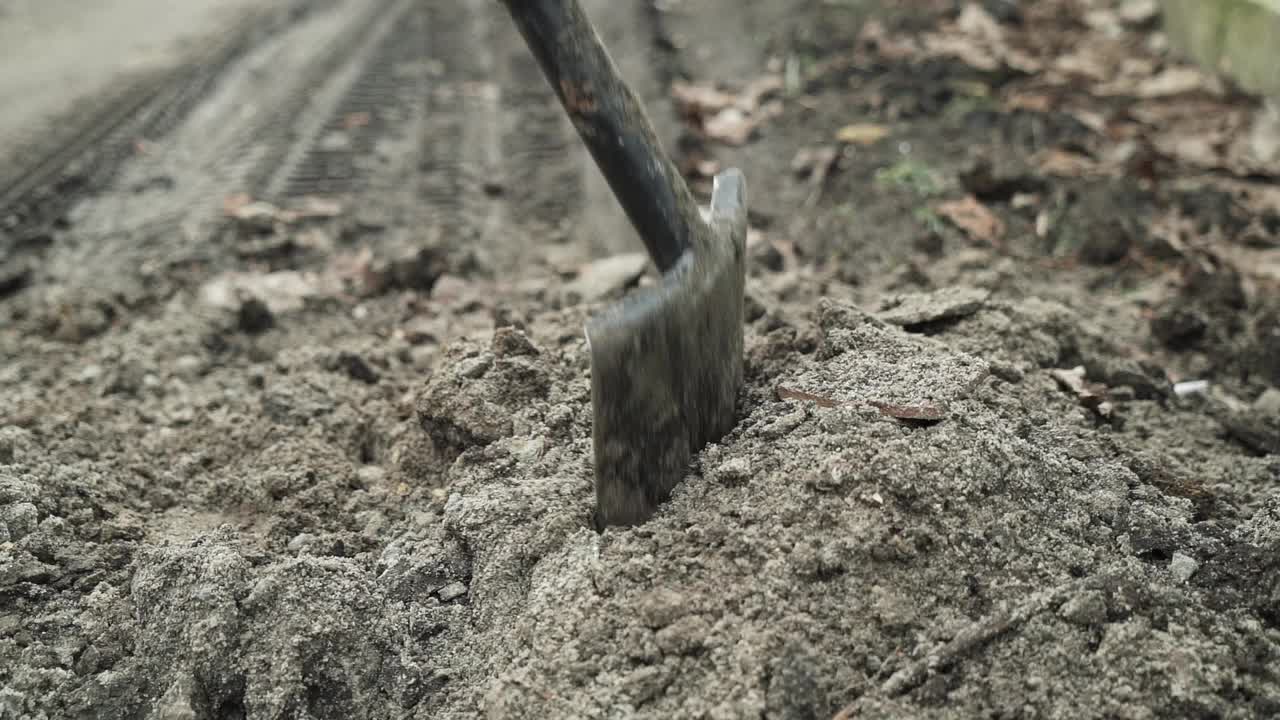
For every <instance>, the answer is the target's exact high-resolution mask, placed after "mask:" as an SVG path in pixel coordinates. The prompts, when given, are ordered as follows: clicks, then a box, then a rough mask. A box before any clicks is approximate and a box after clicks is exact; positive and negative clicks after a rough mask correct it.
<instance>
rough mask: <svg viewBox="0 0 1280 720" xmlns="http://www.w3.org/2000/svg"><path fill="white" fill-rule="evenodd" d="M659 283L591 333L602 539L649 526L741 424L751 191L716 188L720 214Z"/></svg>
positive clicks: (726, 180)
mask: <svg viewBox="0 0 1280 720" xmlns="http://www.w3.org/2000/svg"><path fill="white" fill-rule="evenodd" d="M691 230H692V231H691V235H692V243H691V245H692V246H691V249H690V250H689V251H687V252H685V253H684V255H682V256H681V257H680V259H679V260H678V261H677V263H676V264H675V266H673V267H672V268H671V269H669V270H668V271H667V272H666V273H664V274H663V276H662V279H661V281H660V282H659V283H657V284H656V285H654V286H652V287H649V288H644V289H642V290H641V291H638V292H636V293H633V294H632V295H630V296H628V297H627V298H625V299H624V300H623V301H622V302H620V303H618V304H617V305H615V306H614V307H611V308H608V309H606V310H605V311H604V312H603V313H601V314H600V315H599V316H597V317H595V318H593V319H592V320H591V321H590V322H589V323H588V325H587V340H588V344H589V345H590V351H591V404H592V408H593V413H594V417H593V425H592V440H593V442H594V452H595V481H596V516H595V524H596V527H597V528H598V529H603V528H605V527H607V526H629V525H636V524H639V523H642V522H644V521H645V520H647V519H649V517H651V516H652V515H653V513H654V511H655V510H656V509H657V507H658V506H659V505H660V504H661V503H662V502H663V501H665V500H666V499H667V498H668V497H669V496H670V494H671V491H672V489H674V487H675V486H676V484H677V483H679V481H680V480H681V479H682V478H683V477H684V475H685V473H686V472H687V471H688V469H689V463H690V461H691V460H692V457H693V454H694V453H696V452H698V451H699V450H701V449H702V447H703V446H705V445H706V444H707V443H709V442H716V441H718V440H719V439H720V438H721V437H723V436H724V434H725V433H727V432H728V431H729V430H730V429H731V428H732V427H733V425H734V423H735V420H736V418H735V413H736V408H737V398H738V390H739V388H740V387H741V385H742V353H743V347H742V327H743V287H744V284H745V281H746V260H745V258H746V233H747V206H746V181H745V180H744V179H743V177H742V174H741V173H740V172H739V171H737V170H736V169H735V170H726V171H725V172H723V173H721V174H720V175H718V176H717V177H716V178H715V187H714V190H713V192H712V198H711V208H710V215H709V217H708V218H707V219H706V221H705V222H701V223H699V224H698V226H697V227H695V228H693V229H691Z"/></svg>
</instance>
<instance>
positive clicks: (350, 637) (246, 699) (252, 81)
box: [0, 0, 1280, 719]
mask: <svg viewBox="0 0 1280 720" xmlns="http://www.w3.org/2000/svg"><path fill="white" fill-rule="evenodd" d="M134 4H135V5H136V3H134ZM1123 5H1125V6H1126V7H1120V6H1113V5H1112V4H1111V3H1108V2H1095V3H1075V2H1070V1H1068V0H1052V1H1049V2H1043V3H1035V4H1034V5H1031V4H1025V5H1020V4H1015V3H1008V2H984V3H978V4H965V3H953V2H941V1H925V0H921V1H920V2H916V3H910V4H907V3H885V4H879V5H877V4H873V3H871V2H865V3H864V2H858V1H854V2H830V3H811V2H801V1H800V0H768V1H767V2H764V1H762V2H757V3H741V2H739V1H738V0H697V1H695V0H685V1H684V2H661V3H649V2H625V3H619V2H616V1H609V0H591V1H587V2H584V6H585V7H586V9H587V11H588V14H589V15H590V16H591V17H592V18H593V19H594V20H595V22H596V23H597V24H598V26H599V29H600V30H601V33H602V35H603V36H604V38H605V41H606V44H607V45H608V46H609V48H610V50H611V52H612V54H613V55H614V57H615V59H616V60H617V61H618V64H619V66H620V68H621V70H622V72H623V73H624V75H625V76H626V77H627V79H628V80H629V81H630V82H631V83H633V85H634V87H635V88H636V90H637V91H638V93H639V94H640V95H641V96H642V98H643V99H644V101H645V104H646V107H647V108H648V110H649V113H650V115H651V116H652V117H653V119H654V121H655V124H656V125H657V126H658V128H659V130H660V134H661V135H662V136H663V139H664V141H665V142H666V143H667V146H668V147H669V148H670V149H671V151H672V153H673V155H674V156H675V157H676V158H677V160H678V161H679V162H680V163H681V165H682V167H684V168H686V169H687V170H688V173H689V179H690V181H691V184H692V186H693V187H694V188H695V190H696V191H697V192H698V193H699V196H700V197H701V198H702V199H703V200H704V201H705V199H706V197H707V191H708V189H709V187H708V186H709V183H708V172H711V171H714V167H715V166H717V165H718V166H719V167H729V166H737V167H740V168H742V169H743V171H744V172H745V175H746V178H747V183H748V186H749V202H750V206H751V220H752V232H751V235H750V238H749V255H750V259H749V267H748V279H747V298H746V318H747V325H746V327H745V333H746V359H745V362H746V365H745V376H746V383H745V387H744V388H743V389H742V392H741V394H740V397H739V402H738V408H739V409H738V422H737V425H736V427H735V428H734V429H733V430H732V431H731V432H730V433H729V434H728V435H727V436H725V437H724V438H723V439H722V440H721V441H720V442H718V443H715V444H713V445H711V446H708V447H707V448H705V449H704V450H703V451H702V452H701V453H699V454H698V456H697V457H696V458H695V461H694V463H693V465H692V467H691V468H690V472H689V474H688V476H687V477H686V478H685V479H684V480H683V482H681V483H680V485H679V486H678V487H677V489H676V491H675V493H674V495H673V497H672V498H671V499H670V501H669V502H667V503H666V504H664V505H663V507H662V508H661V509H660V511H659V512H658V514H657V515H656V516H655V517H654V518H653V519H651V520H650V521H649V522H647V523H645V524H643V525H641V526H638V527H635V528H629V529H617V528H611V529H608V530H605V531H604V532H597V531H596V530H595V529H594V528H593V526H592V515H593V509H594V508H593V504H594V491H593V486H592V469H591V467H592V466H591V405H590V403H591V399H590V377H589V373H590V365H589V354H588V352H587V348H586V344H585V338H584V336H583V332H582V329H583V326H584V323H585V321H586V320H587V318H589V317H590V316H591V315H592V314H593V313H594V312H596V311H598V310H599V309H600V308H602V307H604V306H606V305H607V304H609V303H611V302H615V301H617V299H618V298H620V297H622V296H623V295H624V294H625V293H626V292H627V291H628V290H630V289H631V288H633V287H635V286H636V285H637V284H644V283H650V282H653V280H654V278H653V271H652V270H651V269H648V270H646V269H645V267H644V265H643V263H641V262H638V261H637V259H636V258H635V257H634V256H633V255H628V254H630V253H635V252H638V251H640V250H641V249H642V245H641V244H640V242H639V240H638V238H636V237H635V234H634V231H632V230H631V229H630V228H629V226H628V225H627V222H626V219H625V216H623V215H622V213H621V210H620V209H619V208H618V207H617V203H616V201H615V200H614V199H613V197H612V195H611V194H610V192H609V190H608V187H607V186H606V185H605V184H604V182H603V180H602V179H601V178H600V176H599V174H598V172H597V171H596V169H595V168H594V166H593V164H592V163H591V160H590V158H589V156H588V155H587V154H586V153H585V151H584V150H583V149H582V145H581V143H580V142H579V140H578V139H577V137H576V136H575V134H574V130H573V128H572V126H571V125H570V124H569V123H568V121H567V120H566V119H565V116H564V113H563V111H562V110H561V109H560V107H559V105H558V104H557V102H556V100H555V97H554V95H553V94H552V93H551V91H550V89H549V87H548V86H547V84H546V82H545V80H544V79H543V78H542V76H541V74H540V72H539V71H538V69H537V66H536V65H535V64H534V63H532V62H531V60H530V57H529V55H528V50H527V49H526V48H525V46H524V45H523V43H522V42H521V41H520V39H519V37H518V35H517V34H516V33H515V31H514V29H513V27H512V25H511V23H510V19H509V18H508V17H507V16H506V15H505V10H504V9H503V7H502V4H500V3H495V2H491V1H489V0H467V1H466V2H461V3H443V2H432V1H429V0H382V1H380V2H369V3H366V2H356V1H355V0H334V1H332V2H327V3H301V2H300V3H297V4H294V5H292V6H288V7H285V6H283V4H282V6H281V7H279V8H277V11H276V12H274V13H269V14H268V15H269V18H268V19H266V20H264V19H262V18H263V17H265V16H258V15H254V16H245V17H253V18H254V20H253V22H241V23H239V24H235V25H234V26H235V27H236V28H237V29H236V30H235V31H234V32H228V33H224V34H223V35H222V36H221V37H220V39H219V41H218V42H217V43H216V44H214V45H205V44H201V43H192V44H191V48H190V52H191V57H192V58H193V59H192V60H191V62H183V63H176V64H173V65H172V67H171V68H170V69H169V70H166V71H165V72H162V73H160V74H159V75H157V76H155V77H152V78H151V79H150V80H149V81H148V82H147V83H144V84H143V85H142V86H139V87H140V88H141V89H138V90H130V91H129V92H122V91H118V90H119V88H115V90H116V91H118V92H113V86H112V84H111V83H112V82H114V81H111V80H110V79H109V78H108V79H104V80H103V82H105V83H107V85H105V86H104V89H103V93H104V95H103V97H105V98H108V100H104V101H103V103H102V105H101V112H102V113H103V114H102V116H101V118H102V119H101V121H100V122H99V123H97V124H94V125H87V126H86V127H87V129H82V130H79V131H77V132H78V134H77V135H75V137H74V138H72V139H71V140H66V141H61V140H60V141H58V142H57V143H53V142H52V141H47V142H46V143H45V145H39V144H37V145H38V146H39V147H45V146H46V145H47V146H49V147H52V148H53V149H51V150H49V152H48V153H45V154H41V155H40V157H39V158H38V162H36V163H35V164H33V165H32V166H31V167H32V168H35V169H32V170H31V171H30V172H24V173H18V172H14V173H11V174H10V175H9V176H6V177H14V178H19V177H20V178H23V180H22V182H21V183H16V182H15V183H11V184H10V185H7V186H5V188H0V192H3V193H5V194H4V195H2V196H0V197H3V198H4V200H5V204H4V205H3V206H2V207H0V233H3V234H2V235H0V359H2V360H3V363H2V364H0V397H3V404H0V521H2V522H0V598H2V599H3V602H0V717H3V718H10V717H12V718H90V717H92V718H155V719H159V718H246V719H249V718H253V719H256V718H295V717H297V718H455V717H456V718H469V717H489V718H544V717H564V718H578V717H581V718H596V717H610V718H614V717H636V718H648V717H652V718H659V717H662V718H665V717H690V718H741V717H762V718H818V717H822V718H831V717H839V718H855V717H936V718H968V717H1004V718H1012V717H1061V718H1065V717H1072V718H1076V717H1099V718H1102V717H1107V718H1161V717H1220V718H1262V717H1274V716H1276V715H1277V714H1280V364H1277V360H1276V358H1277V357H1280V293H1277V289H1278V286H1280V193H1278V192H1277V182H1280V162H1277V161H1276V160H1277V158H1276V156H1275V154H1274V152H1273V150H1274V147H1275V145H1274V144H1272V145H1268V142H1269V138H1270V137H1271V136H1270V135H1269V134H1268V133H1269V132H1270V130H1268V128H1269V127H1270V126H1268V125H1267V123H1268V122H1270V120H1269V119H1268V118H1269V117H1270V116H1269V115H1268V111H1267V110H1266V109H1265V107H1264V105H1263V103H1262V102H1261V101H1259V100H1258V99H1257V98H1253V97H1249V96H1247V95H1244V94H1242V93H1240V92H1238V91H1237V90H1235V89H1234V88H1232V87H1231V86H1230V84H1229V83H1226V82H1224V81H1223V80H1221V79H1219V78H1212V77H1208V76H1204V75H1203V74H1198V73H1197V72H1196V71H1194V70H1193V69H1191V68H1190V67H1189V66H1187V65H1185V64H1184V63H1182V62H1181V61H1180V60H1178V59H1177V57H1176V55H1174V54H1173V53H1171V51H1169V50H1168V49H1167V48H1166V47H1165V46H1164V44H1163V43H1162V42H1161V37H1162V36H1161V33H1160V32H1159V25H1158V22H1156V21H1154V20H1152V19H1150V18H1148V17H1145V16H1143V15H1142V14H1141V13H1135V12H1134V11H1133V9H1132V8H1130V7H1127V6H1130V5H1140V4H1135V3H1124V4H1123ZM0 22H3V20H2V18H0ZM1098 67H1102V70H1101V71H1099V70H1098V69H1097V68H1098ZM6 72H10V70H6ZM761 78H770V79H772V78H776V82H772V83H771V84H764V85H761V84H759V80H760V79H761ZM1157 80H1158V82H1157ZM753 84H754V85H753ZM712 86H715V87H716V88H717V89H719V90H721V91H722V92H723V93H728V94H729V95H731V96H733V97H735V98H737V99H738V100H739V101H740V103H741V104H740V106H739V107H737V108H731V109H730V111H729V113H728V114H722V115H715V116H714V117H713V116H712V115H709V114H708V111H707V109H706V108H705V107H701V108H699V107H693V106H691V105H690V104H689V103H688V102H687V98H688V97H689V95H688V93H689V92H692V91H690V90H689V88H691V87H692V88H695V89H700V90H699V91H706V90H709V89H710V88H711V87H712ZM131 87H132V86H131ZM752 87H757V88H759V87H767V88H768V89H767V90H760V91H759V92H756V93H755V94H753V91H752V90H751V88H752ZM679 88H684V92H683V93H681V92H675V90H677V89H679ZM112 98H114V99H112ZM119 98H124V99H119ZM681 98H684V99H683V100H682V99H681ZM744 98H745V99H744ZM95 107H96V106H95ZM95 112H97V111H95ZM721 112H723V111H721ZM95 117H96V116H95ZM744 122H749V123H755V125H754V127H753V128H751V127H746V126H744V125H743V123H744ZM726 123H727V124H728V127H727V128H726V125H725V124H726ZM744 128H745V129H747V130H750V132H749V133H747V134H746V136H745V137H743V138H740V139H741V140H742V141H743V142H742V143H741V144H733V143H734V142H736V140H735V139H734V138H733V137H732V136H733V134H734V132H736V131H740V130H743V129H744ZM55 146H56V147H55ZM0 150H3V151H4V152H9V153H12V152H14V148H0ZM4 152H0V154H4ZM37 170H38V172H37ZM1201 381H1203V382H1201Z"/></svg>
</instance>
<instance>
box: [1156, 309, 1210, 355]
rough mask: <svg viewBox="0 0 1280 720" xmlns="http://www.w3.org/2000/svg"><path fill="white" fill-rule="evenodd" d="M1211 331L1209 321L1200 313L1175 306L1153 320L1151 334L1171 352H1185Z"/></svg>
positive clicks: (1163, 311) (1160, 312)
mask: <svg viewBox="0 0 1280 720" xmlns="http://www.w3.org/2000/svg"><path fill="white" fill-rule="evenodd" d="M1208 329H1209V321H1208V320H1207V319H1205V317H1204V315H1203V314H1202V313H1200V312H1199V311H1197V310H1195V309H1192V308H1189V307H1181V306H1178V305H1173V306H1170V307H1167V308H1164V309H1162V310H1160V311H1158V312H1157V313H1156V315H1155V317H1153V318H1151V334H1152V335H1154V336H1155V338H1156V339H1157V340H1159V341H1160V342H1162V343H1164V345H1165V347H1167V348H1169V349H1170V350H1185V349H1186V348H1188V347H1191V346H1192V345H1195V344H1196V343H1197V342H1199V341H1200V339H1201V338H1203V337H1204V335H1205V332H1206V331H1208Z"/></svg>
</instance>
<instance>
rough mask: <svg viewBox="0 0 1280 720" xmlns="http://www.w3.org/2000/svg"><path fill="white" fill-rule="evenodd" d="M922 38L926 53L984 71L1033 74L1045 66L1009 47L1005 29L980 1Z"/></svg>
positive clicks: (967, 6) (966, 7) (970, 4)
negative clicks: (1001, 70)
mask: <svg viewBox="0 0 1280 720" xmlns="http://www.w3.org/2000/svg"><path fill="white" fill-rule="evenodd" d="M923 40H924V49H925V54H926V55H930V56H934V57H954V58H957V59H959V60H960V61H961V62H963V63H964V64H966V65H968V66H970V67H972V68H974V69H977V70H982V71H985V72H993V71H995V70H999V69H1000V68H1001V67H1007V68H1011V69H1013V70H1017V71H1019V72H1024V73H1029V74H1030V73H1037V72H1040V71H1041V70H1042V69H1043V64H1042V63H1041V62H1040V61H1038V60H1036V59H1035V58H1033V57H1031V56H1030V55H1028V54H1027V53H1025V52H1023V51H1021V50H1018V49H1017V48H1014V47H1012V46H1010V45H1009V44H1008V42H1007V39H1006V37H1005V32H1004V28H1002V27H1001V26H1000V23H998V22H996V19H995V18H993V17H992V16H991V14H990V13H988V12H987V11H986V10H984V9H983V8H982V6H981V5H979V4H977V3H972V2H971V3H968V4H966V5H965V7H964V9H963V10H961V11H960V15H959V17H957V18H956V21H955V23H954V24H951V25H946V26H944V27H943V28H942V30H941V32H936V33H927V34H925V35H924V36H923Z"/></svg>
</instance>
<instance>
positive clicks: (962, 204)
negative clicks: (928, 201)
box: [934, 195, 1004, 244]
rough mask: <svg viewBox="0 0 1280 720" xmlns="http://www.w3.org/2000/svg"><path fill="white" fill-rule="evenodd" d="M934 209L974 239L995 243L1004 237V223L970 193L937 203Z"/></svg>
mask: <svg viewBox="0 0 1280 720" xmlns="http://www.w3.org/2000/svg"><path fill="white" fill-rule="evenodd" d="M934 211H935V212H937V213H938V215H940V216H941V217H944V218H946V219H947V220H950V221H951V223H952V224H954V225H955V226H956V227H958V228H960V229H961V230H963V231H964V233H965V234H966V235H968V236H969V237H971V238H973V239H974V240H979V241H982V242H986V243H991V244H997V243H999V242H1000V239H1001V238H1003V237H1004V223H1003V222H1002V221H1001V220H1000V218H998V217H996V215H995V213H993V212H991V211H990V210H988V209H987V207H986V206H985V205H983V204H982V203H980V202H978V199H977V198H975V197H974V196H972V195H966V196H965V197H964V198H962V199H960V200H952V201H950V202H943V203H939V204H938V205H937V206H936V207H935V208H934Z"/></svg>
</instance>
